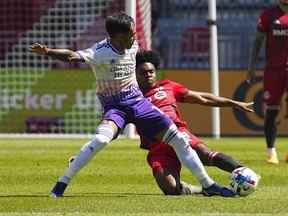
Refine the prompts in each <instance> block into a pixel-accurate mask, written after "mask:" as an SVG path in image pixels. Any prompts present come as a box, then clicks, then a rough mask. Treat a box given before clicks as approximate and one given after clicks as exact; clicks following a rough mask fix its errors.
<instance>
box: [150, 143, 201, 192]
mask: <svg viewBox="0 0 288 216" xmlns="http://www.w3.org/2000/svg"><path fill="white" fill-rule="evenodd" d="M155 145H157V146H156V148H152V149H151V150H150V151H149V153H148V155H147V162H148V164H149V165H150V167H151V168H152V172H153V176H154V178H155V181H156V182H157V184H158V186H159V188H160V189H161V190H162V191H163V193H164V194H165V195H192V194H195V193H201V192H202V187H200V186H194V185H191V184H188V183H185V182H183V181H180V170H181V163H180V161H179V160H178V158H177V155H176V154H175V151H174V150H173V149H172V148H171V147H170V146H168V145H165V144H155Z"/></svg>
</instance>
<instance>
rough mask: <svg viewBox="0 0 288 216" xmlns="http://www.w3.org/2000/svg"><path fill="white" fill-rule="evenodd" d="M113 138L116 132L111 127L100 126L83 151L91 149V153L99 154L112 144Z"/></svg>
mask: <svg viewBox="0 0 288 216" xmlns="http://www.w3.org/2000/svg"><path fill="white" fill-rule="evenodd" d="M113 137H114V131H113V128H112V127H111V126H110V125H108V124H103V125H99V126H98V128H97V130H96V134H95V136H94V137H93V139H92V140H91V141H90V142H88V143H86V144H85V145H84V146H83V147H82V149H81V150H86V149H89V150H90V151H93V152H97V151H99V150H101V149H102V148H103V147H105V146H106V145H107V144H108V143H110V142H111V140H112V139H113Z"/></svg>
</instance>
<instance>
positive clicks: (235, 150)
mask: <svg viewBox="0 0 288 216" xmlns="http://www.w3.org/2000/svg"><path fill="white" fill-rule="evenodd" d="M205 141H206V142H207V143H209V146H210V148H212V149H215V150H218V151H223V152H225V153H227V154H229V155H231V156H233V157H234V158H236V159H238V160H239V161H241V162H242V163H243V164H246V165H247V166H249V167H251V168H252V169H254V170H255V171H256V172H258V173H259V174H260V175H261V176H262V179H261V181H260V184H259V187H258V190H257V191H256V192H255V193H253V194H251V195H250V196H248V197H246V198H221V197H210V198H208V197H203V196H201V195H197V196H186V197H184V196H181V197H180V196H177V197H176V196H164V195H162V193H161V191H160V190H159V189H158V187H157V186H156V184H155V182H154V179H153V177H152V175H151V170H150V168H149V167H148V165H147V163H146V151H144V150H140V149H139V148H138V141H137V140H126V139H121V140H116V141H114V142H112V143H111V144H110V145H109V146H108V147H107V148H106V149H104V150H103V151H102V152H101V153H99V154H98V155H97V156H96V157H95V158H94V159H93V160H92V161H91V162H90V163H89V164H88V166H86V167H85V168H84V169H83V170H81V172H80V173H78V175H77V176H75V178H74V179H73V181H72V182H71V184H70V186H69V187H68V188H67V191H66V193H65V197H64V198H60V199H53V198H50V197H48V193H49V191H50V189H51V187H52V186H53V185H54V183H55V181H56V180H57V178H58V177H59V176H60V175H62V174H63V171H64V169H65V167H66V166H67V159H68V157H69V156H70V155H73V154H74V153H76V152H78V150H79V148H80V147H81V146H82V144H84V143H85V142H86V140H83V139H82V140H76V139H72V140H68V139H0V216H2V215H173V216H174V215H207V216H210V215H251V216H252V215H279V216H280V215H281V216H282V215H288V196H287V194H288V178H287V176H288V164H287V163H285V162H284V160H283V158H284V156H285V153H286V152H287V153H288V138H279V139H278V140H277V147H278V152H279V158H280V159H282V160H281V162H280V164H279V165H278V166H271V165H267V164H266V163H265V159H266V154H265V144H264V139H263V138H222V139H220V140H213V139H205ZM207 170H208V172H209V174H210V175H211V176H212V177H213V178H214V179H215V180H216V181H218V182H220V183H222V184H226V185H227V184H228V182H229V179H228V178H229V174H228V173H226V172H224V171H221V170H218V169H217V168H211V167H210V168H207ZM182 179H183V180H185V181H187V182H190V183H194V184H196V180H195V178H194V177H192V176H191V175H190V173H189V172H188V171H187V170H186V169H183V172H182Z"/></svg>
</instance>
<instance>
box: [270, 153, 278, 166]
mask: <svg viewBox="0 0 288 216" xmlns="http://www.w3.org/2000/svg"><path fill="white" fill-rule="evenodd" d="M267 163H269V164H274V165H277V164H279V160H278V157H277V155H276V154H272V155H269V156H268V158H267Z"/></svg>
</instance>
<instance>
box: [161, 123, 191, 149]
mask: <svg viewBox="0 0 288 216" xmlns="http://www.w3.org/2000/svg"><path fill="white" fill-rule="evenodd" d="M162 140H163V142H165V143H167V144H169V145H170V146H172V147H173V148H174V149H175V148H177V147H178V146H181V145H187V146H188V145H189V143H188V141H187V137H185V136H184V134H182V133H181V132H179V130H178V128H177V126H176V125H175V124H172V125H171V126H170V127H169V128H168V130H167V131H166V133H165V135H164V136H163V139H162Z"/></svg>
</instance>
